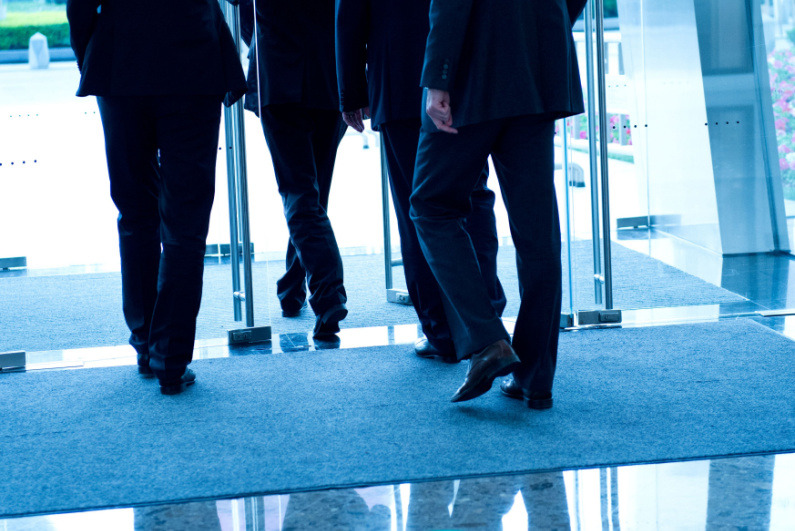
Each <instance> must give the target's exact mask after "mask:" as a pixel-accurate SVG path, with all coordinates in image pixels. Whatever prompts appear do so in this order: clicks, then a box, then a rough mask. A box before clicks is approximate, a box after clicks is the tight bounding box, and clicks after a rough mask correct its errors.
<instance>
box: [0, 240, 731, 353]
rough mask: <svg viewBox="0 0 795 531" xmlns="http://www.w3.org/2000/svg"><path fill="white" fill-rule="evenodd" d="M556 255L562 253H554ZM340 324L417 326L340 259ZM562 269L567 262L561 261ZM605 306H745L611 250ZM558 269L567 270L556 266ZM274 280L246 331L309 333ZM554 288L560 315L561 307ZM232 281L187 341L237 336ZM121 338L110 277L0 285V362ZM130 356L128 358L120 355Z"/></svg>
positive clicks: (211, 300)
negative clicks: (288, 313) (344, 309)
mask: <svg viewBox="0 0 795 531" xmlns="http://www.w3.org/2000/svg"><path fill="white" fill-rule="evenodd" d="M564 250H565V248H564ZM343 260H344V264H345V289H346V290H347V293H348V310H349V314H348V317H347V318H346V319H345V320H344V321H343V322H342V327H343V328H360V327H372V326H393V325H405V324H417V323H418V321H417V315H416V314H415V313H414V309H413V308H412V307H411V306H404V305H401V304H392V303H389V302H387V300H386V288H385V281H384V255H381V254H371V255H356V256H345V257H343ZM592 261H593V250H592V247H591V242H589V241H576V242H573V244H572V262H573V263H574V264H576V265H575V277H574V281H573V283H574V307H575V309H577V310H583V309H587V308H594V307H597V305H595V304H594V301H593V267H592V266H591V263H592ZM563 263H564V264H567V263H568V258H567V257H566V256H565V253H564V256H563ZM613 263H614V268H613V286H614V293H613V300H614V305H615V307H616V308H621V309H625V310H626V309H634V308H656V307H666V306H690V305H701V304H717V303H726V302H740V301H745V300H746V299H744V298H743V297H740V296H739V295H737V294H735V293H732V292H730V291H728V290H726V289H723V288H721V287H719V286H716V285H714V284H710V283H709V282H705V281H703V280H701V279H700V278H698V277H695V276H692V275H689V274H687V273H684V272H683V271H680V270H678V269H676V268H673V267H671V266H668V265H666V264H664V263H662V262H660V261H658V260H655V259H653V258H650V257H648V256H646V255H644V254H641V253H638V252H635V251H632V250H629V249H627V248H625V247H623V246H621V245H617V244H613ZM497 264H498V267H499V275H500V280H501V281H502V284H503V286H504V288H505V292H506V294H507V297H508V306H507V307H506V308H505V312H504V315H505V316H506V317H512V316H516V315H517V314H518V313H519V282H518V280H517V278H516V255H515V252H514V248H513V247H510V246H504V247H500V252H499V255H498V260H497ZM566 267H568V266H566ZM283 273H284V262H283V261H270V262H255V263H254V267H253V272H252V274H253V277H254V286H255V288H256V291H255V293H254V321H255V324H256V325H268V324H270V325H271V327H272V329H273V332H275V333H279V334H289V333H306V332H311V331H312V329H313V327H314V324H315V317H314V315H313V313H312V311H311V310H310V309H307V310H305V311H304V312H303V314H302V315H301V317H298V318H289V319H288V318H284V317H282V315H281V309H280V308H279V301H278V299H277V298H276V294H275V286H276V280H277V279H278V278H279V277H280V276H281V275H282V274H283ZM393 275H394V279H395V287H397V288H400V287H405V280H404V278H403V270H402V268H399V267H396V268H394V270H393ZM568 291H569V286H568V282H567V281H564V283H563V301H564V306H566V305H567V304H568V300H569V295H568ZM231 294H232V279H231V270H230V266H229V265H228V264H216V265H209V264H208V265H207V266H206V267H205V272H204V291H203V293H202V305H201V310H200V311H199V318H198V322H197V329H196V337H197V338H198V339H213V338H222V337H226V331H227V330H228V329H233V328H241V327H243V326H244V323H242V322H235V320H234V317H233V313H232V295H231ZM129 337H130V332H129V330H128V329H127V326H126V325H125V324H124V319H123V317H122V304H121V277H120V274H119V273H90V274H81V275H54V276H30V277H26V276H18V277H11V276H4V277H0V352H2V351H5V350H26V351H28V352H38V351H42V350H61V349H72V348H86V347H97V346H110V345H124V344H126V343H127V340H128V338H129ZM130 352H131V353H132V350H131V351H130Z"/></svg>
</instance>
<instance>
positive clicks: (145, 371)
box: [138, 365, 155, 380]
mask: <svg viewBox="0 0 795 531" xmlns="http://www.w3.org/2000/svg"><path fill="white" fill-rule="evenodd" d="M138 376H140V377H141V378H143V379H144V380H151V379H152V378H154V377H155V371H153V370H152V369H150V368H148V367H141V366H140V365H139V366H138Z"/></svg>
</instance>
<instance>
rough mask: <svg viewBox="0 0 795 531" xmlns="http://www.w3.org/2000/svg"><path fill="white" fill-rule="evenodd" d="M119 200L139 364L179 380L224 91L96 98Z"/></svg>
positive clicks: (197, 286) (127, 300) (125, 291)
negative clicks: (221, 94) (192, 94)
mask: <svg viewBox="0 0 795 531" xmlns="http://www.w3.org/2000/svg"><path fill="white" fill-rule="evenodd" d="M97 101H98V104H99V112H100V116H101V117H102V127H103V129H104V132H105V150H106V155H107V161H108V173H109V176H110V194H111V198H112V199H113V202H114V203H115V204H116V207H117V208H118V209H119V218H118V229H119V251H120V255H121V275H122V298H123V305H124V318H125V320H126V322H127V326H128V327H129V328H130V332H131V335H130V344H131V345H132V346H133V347H134V348H135V350H136V351H137V353H138V363H139V366H141V367H143V368H144V369H147V368H151V369H152V370H153V371H154V372H155V374H156V375H157V376H158V377H159V378H160V381H161V383H162V382H168V381H173V380H178V379H179V378H180V377H181V376H182V375H183V373H185V369H186V367H187V365H188V364H189V363H190V362H191V360H192V358H193V343H194V339H195V334H196V317H197V315H198V313H199V305H200V303H201V294H202V275H203V273H204V254H205V245H206V239H207V231H208V228H209V224H210V211H211V209H212V204H213V198H214V194H215V162H216V157H217V154H218V132H219V127H220V120H221V96H220V95H219V96H130V97H121V96H113V97H111V96H108V97H98V98H97Z"/></svg>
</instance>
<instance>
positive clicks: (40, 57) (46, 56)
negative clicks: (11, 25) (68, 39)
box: [28, 32, 50, 69]
mask: <svg viewBox="0 0 795 531" xmlns="http://www.w3.org/2000/svg"><path fill="white" fill-rule="evenodd" d="M28 64H29V65H30V67H31V68H33V69H41V68H48V67H49V66H50V49H49V48H48V47H47V37H45V36H44V35H42V34H41V33H38V32H36V33H34V34H33V36H32V37H31V38H30V42H29V44H28Z"/></svg>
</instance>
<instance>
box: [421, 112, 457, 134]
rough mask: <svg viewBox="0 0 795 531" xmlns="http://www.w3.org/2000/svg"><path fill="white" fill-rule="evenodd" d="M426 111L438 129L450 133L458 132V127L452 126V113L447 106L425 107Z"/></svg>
mask: <svg viewBox="0 0 795 531" xmlns="http://www.w3.org/2000/svg"><path fill="white" fill-rule="evenodd" d="M426 112H427V113H428V116H429V117H430V118H431V120H432V121H433V124H434V125H435V126H436V128H437V129H438V130H439V131H444V132H445V133H452V134H456V133H458V129H455V128H454V127H452V125H453V115H452V113H451V112H450V107H449V106H440V105H434V106H431V107H429V108H428V109H426Z"/></svg>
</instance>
